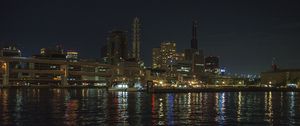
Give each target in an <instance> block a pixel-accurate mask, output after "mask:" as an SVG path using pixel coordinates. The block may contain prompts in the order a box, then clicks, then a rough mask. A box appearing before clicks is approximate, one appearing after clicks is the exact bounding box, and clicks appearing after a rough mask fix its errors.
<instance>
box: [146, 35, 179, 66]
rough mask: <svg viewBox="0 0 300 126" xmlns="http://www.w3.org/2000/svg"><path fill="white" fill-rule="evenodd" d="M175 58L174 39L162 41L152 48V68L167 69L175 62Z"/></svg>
mask: <svg viewBox="0 0 300 126" xmlns="http://www.w3.org/2000/svg"><path fill="white" fill-rule="evenodd" d="M177 58H178V57H177V54H176V43H175V41H165V42H162V43H161V44H160V48H153V49H152V68H161V69H165V70H169V66H170V65H172V64H175V63H176V59H177Z"/></svg>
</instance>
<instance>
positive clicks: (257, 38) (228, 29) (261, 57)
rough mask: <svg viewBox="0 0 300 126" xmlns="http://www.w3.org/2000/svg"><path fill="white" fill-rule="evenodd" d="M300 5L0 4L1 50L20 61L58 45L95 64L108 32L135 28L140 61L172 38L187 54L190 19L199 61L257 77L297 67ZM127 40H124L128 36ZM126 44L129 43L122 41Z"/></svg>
mask: <svg viewBox="0 0 300 126" xmlns="http://www.w3.org/2000/svg"><path fill="white" fill-rule="evenodd" d="M299 5H300V2H297V0H281V1H278V2H275V1H274V0H268V1H267V0H265V1H264V0H236V1H231V0H147V1H142V0H106V1H104V0H49V1H45V0H35V1H34V0H1V1H0V17H1V18H0V42H1V44H0V46H3V45H7V44H12V43H15V44H17V45H18V46H19V47H20V48H21V49H22V52H23V56H31V55H32V54H37V53H39V49H40V48H42V47H51V46H55V45H56V44H62V45H63V46H64V48H65V49H77V50H79V51H80V56H81V57H83V58H99V57H100V48H101V46H102V45H104V44H105V43H106V37H107V35H108V32H109V31H110V30H112V29H123V30H127V31H128V32H129V33H130V32H131V23H132V20H133V18H134V17H135V16H138V17H140V19H141V22H142V41H141V48H142V57H143V59H145V62H146V64H147V65H150V63H151V49H152V48H153V47H158V46H159V44H160V42H162V41H164V40H175V41H176V42H177V50H178V51H180V50H182V49H184V48H190V41H191V38H192V28H191V27H192V20H193V19H196V20H198V22H199V27H198V36H197V37H198V45H199V48H202V49H203V50H204V53H205V55H206V56H211V55H213V56H220V60H221V66H225V67H226V68H227V70H228V71H229V72H231V73H245V74H248V73H249V74H258V73H259V72H261V71H265V70H268V69H270V66H271V63H272V59H273V57H276V60H277V64H278V66H279V68H300V49H299V48H300V44H299V43H300V7H299ZM128 36H129V37H130V34H129V35H128ZM129 40H131V39H129Z"/></svg>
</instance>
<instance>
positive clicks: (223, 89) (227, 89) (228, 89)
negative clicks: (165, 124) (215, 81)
mask: <svg viewBox="0 0 300 126" xmlns="http://www.w3.org/2000/svg"><path fill="white" fill-rule="evenodd" d="M269 91H272V92H300V88H270V87H209V88H205V87H202V88H181V89H178V88H177V89H175V88H152V89H149V90H148V92H150V93H190V92H269Z"/></svg>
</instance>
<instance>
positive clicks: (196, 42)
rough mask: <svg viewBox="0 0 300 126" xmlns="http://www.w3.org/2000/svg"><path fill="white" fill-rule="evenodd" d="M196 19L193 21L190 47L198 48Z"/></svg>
mask: <svg viewBox="0 0 300 126" xmlns="http://www.w3.org/2000/svg"><path fill="white" fill-rule="evenodd" d="M197 23H198V22H197V21H196V20H194V21H193V30H192V32H193V34H192V40H191V48H192V49H196V50H197V49H198V40H197Z"/></svg>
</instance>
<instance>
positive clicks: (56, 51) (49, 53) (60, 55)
mask: <svg viewBox="0 0 300 126" xmlns="http://www.w3.org/2000/svg"><path fill="white" fill-rule="evenodd" d="M40 51H41V52H40V54H37V55H33V57H34V58H38V59H49V60H66V54H65V53H64V50H63V48H62V46H61V45H57V46H56V47H55V48H42V49H41V50H40Z"/></svg>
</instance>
